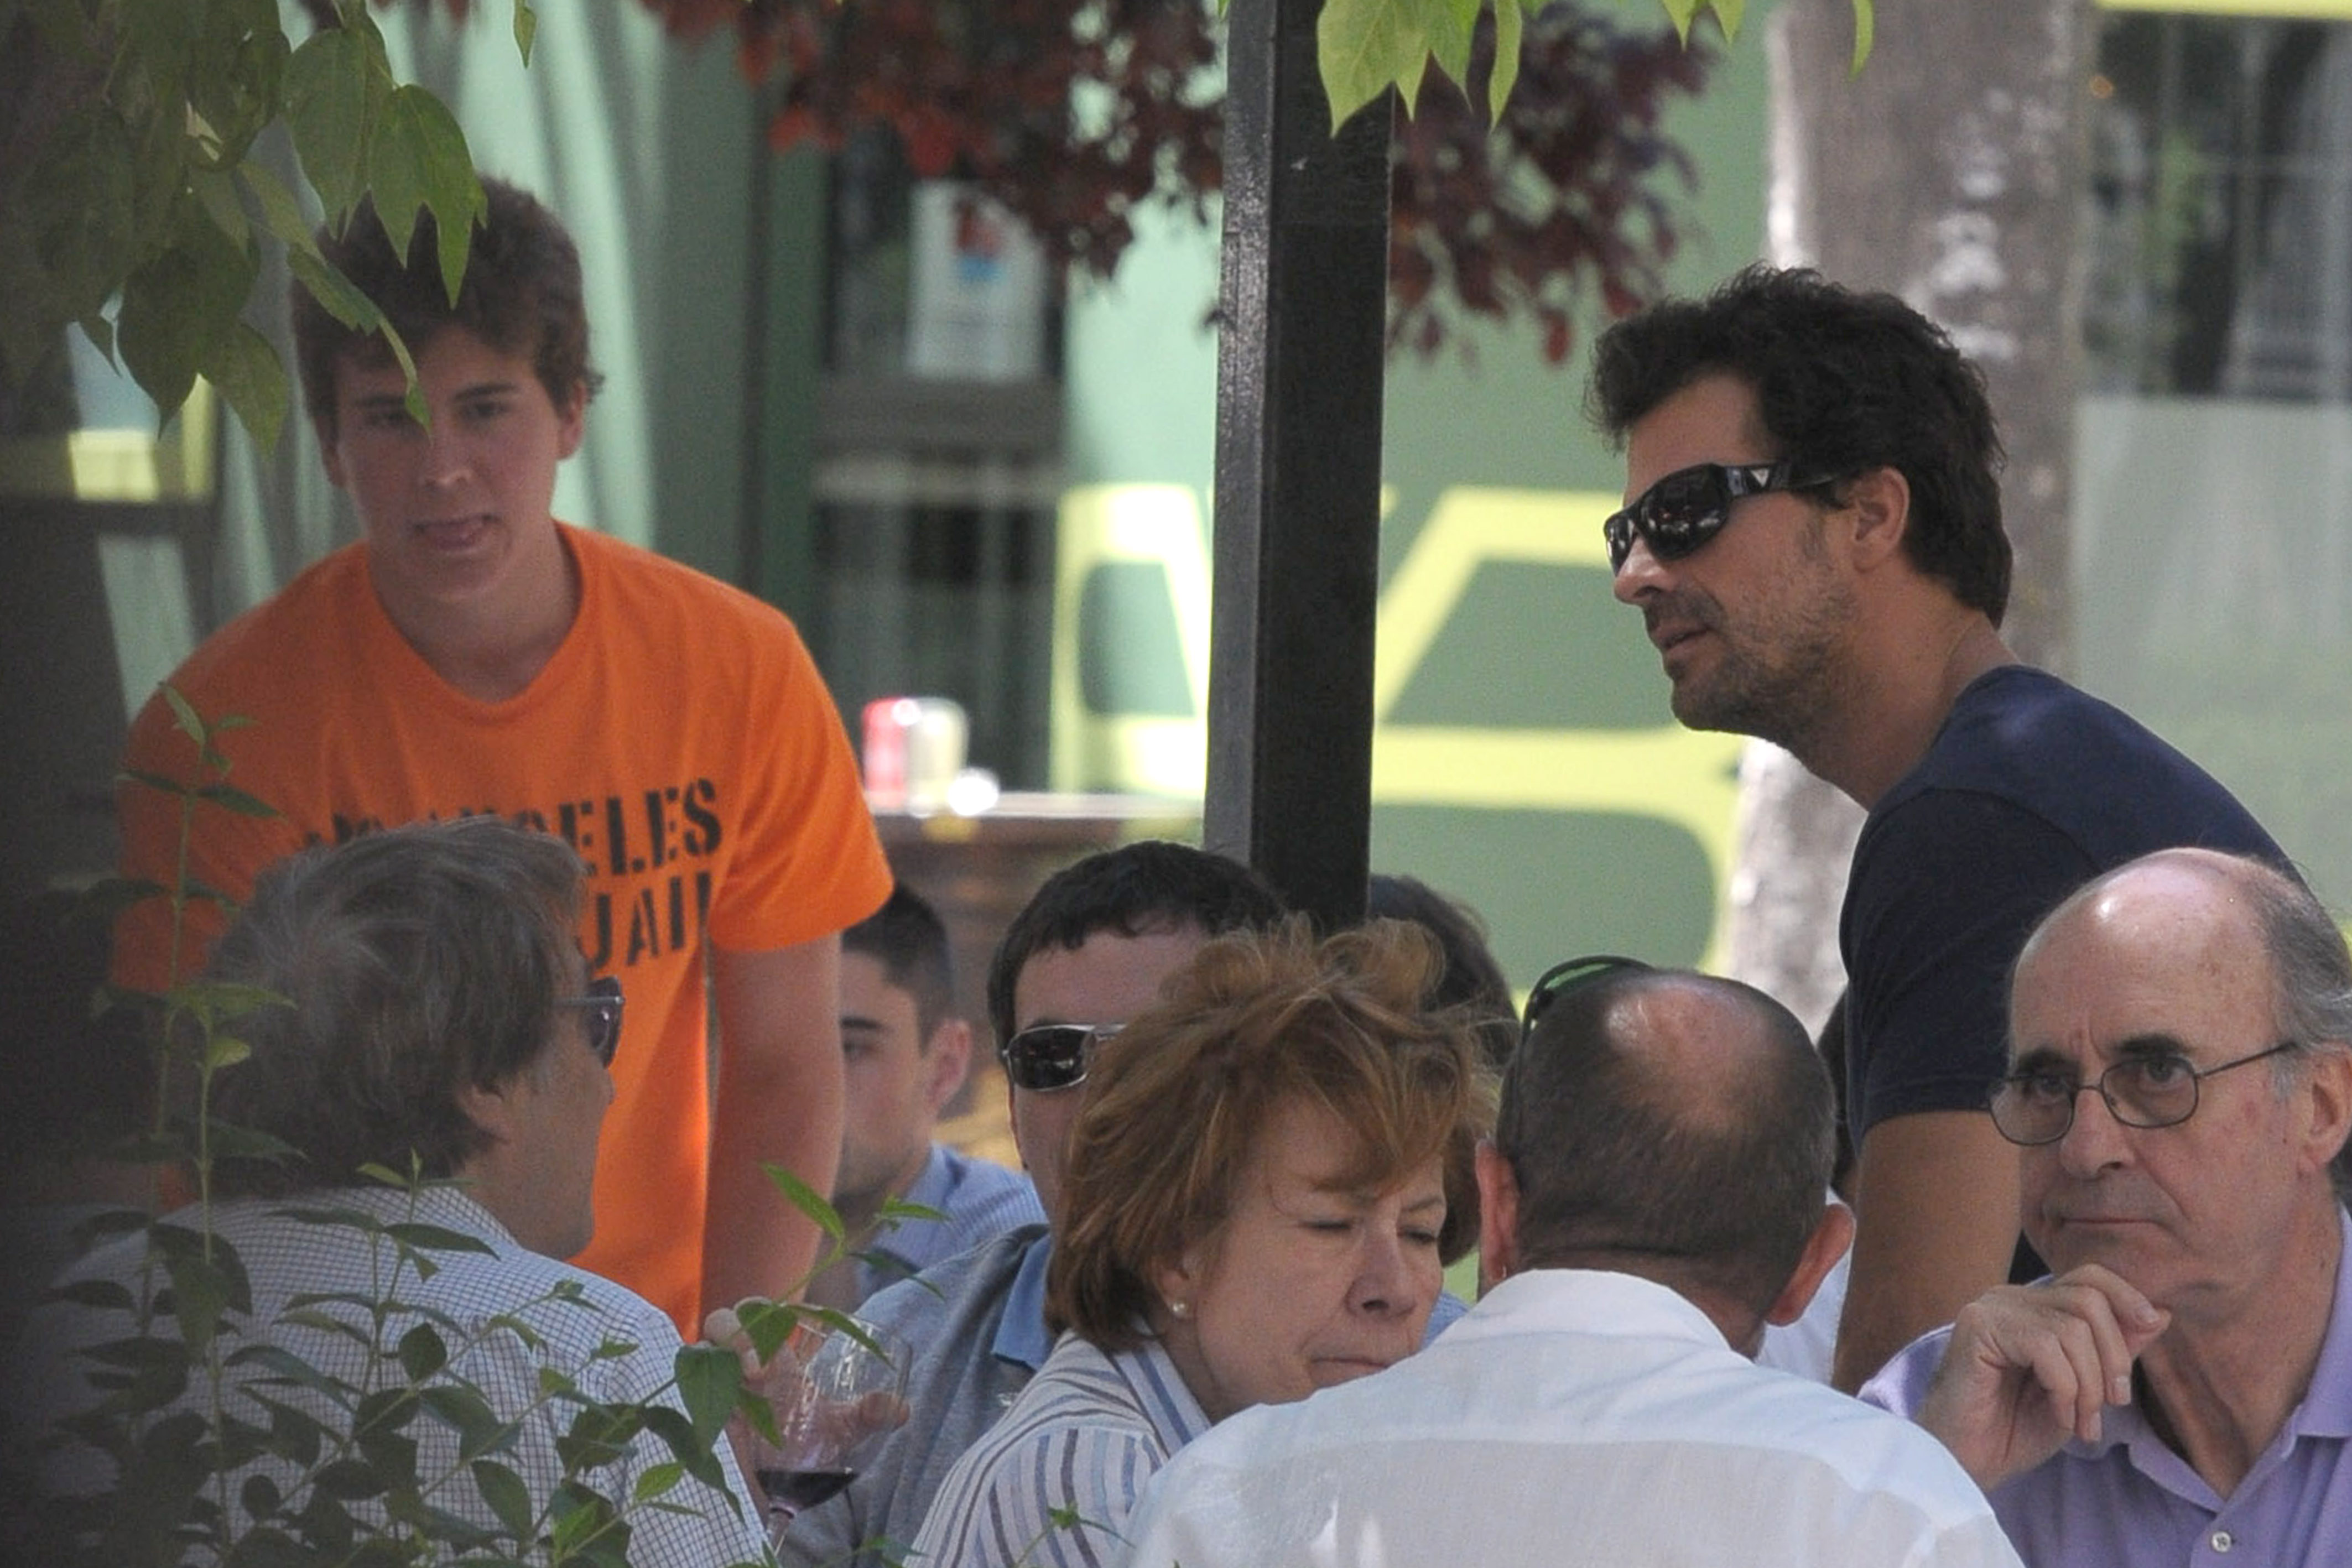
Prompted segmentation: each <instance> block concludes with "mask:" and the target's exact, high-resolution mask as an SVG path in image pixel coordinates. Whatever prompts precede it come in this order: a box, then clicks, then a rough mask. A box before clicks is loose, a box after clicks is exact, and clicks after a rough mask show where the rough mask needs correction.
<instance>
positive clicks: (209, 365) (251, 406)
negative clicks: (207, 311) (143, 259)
mask: <svg viewBox="0 0 2352 1568" xmlns="http://www.w3.org/2000/svg"><path fill="white" fill-rule="evenodd" d="M196 369H197V370H198V371H200V372H201V373H202V374H203V376H204V378H205V380H206V381H208V382H212V384H213V385H214V386H215V387H216V388H218V389H219V391H220V394H221V398H222V400H223V401H224V402H226V403H227V404H228V406H229V410H230V412H232V413H235V414H236V421H237V423H239V424H242V425H244V426H245V432H246V434H247V435H250V436H251V437H253V442H254V444H255V445H257V446H258V447H260V448H261V451H262V455H264V456H267V455H269V454H270V453H272V452H275V451H276V450H277V449H278V435H279V434H281V433H282V432H283V431H284V430H285V428H286V409H287V386H286V367H285V365H284V364H282V363H280V362H279V361H278V350H276V349H273V348H271V347H270V345H269V340H268V339H267V338H265V337H263V336H262V335H261V334H260V333H258V332H257V331H255V330H254V329H252V328H251V327H248V326H247V325H246V324H245V323H244V322H242V321H239V322H237V323H236V325H235V326H233V327H231V328H230V329H228V331H227V332H226V333H224V334H223V335H222V336H221V338H220V339H219V340H217V341H216V342H215V343H214V344H213V351H212V352H211V353H210V354H209V355H207V356H206V357H205V361H204V362H203V363H202V364H200V365H198V366H197V367H196ZM247 799H251V797H247ZM254 803H255V804H256V805H259V804H261V802H259V801H255V802H254ZM269 814H270V815H271V816H276V815H277V814H278V813H277V812H276V811H274V810H273V811H271V812H270V813H269Z"/></svg>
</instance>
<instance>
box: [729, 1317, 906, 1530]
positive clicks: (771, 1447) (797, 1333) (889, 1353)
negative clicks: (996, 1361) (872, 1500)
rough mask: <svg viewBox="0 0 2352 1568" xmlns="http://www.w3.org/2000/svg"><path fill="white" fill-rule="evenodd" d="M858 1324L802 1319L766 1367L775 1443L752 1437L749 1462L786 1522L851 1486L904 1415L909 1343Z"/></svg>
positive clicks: (763, 1381) (773, 1509)
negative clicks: (845, 1325) (873, 1449)
mask: <svg viewBox="0 0 2352 1568" xmlns="http://www.w3.org/2000/svg"><path fill="white" fill-rule="evenodd" d="M911 1354H912V1353H911V1352H910V1351H909V1350H908V1346H907V1343H906V1341H904V1340H902V1339H900V1338H899V1337H898V1335H896V1334H893V1333H888V1332H887V1331H886V1330H882V1329H877V1328H874V1327H873V1326H872V1325H870V1324H866V1323H862V1322H861V1323H857V1324H856V1332H855V1333H853V1332H851V1331H850V1330H849V1329H847V1328H841V1327H833V1326H828V1325H826V1324H824V1323H823V1322H815V1321H807V1322H801V1323H799V1324H797V1325H796V1326H795V1327H794V1328H793V1332H792V1333H791V1335H790V1336H789V1337H787V1338H786V1340H785V1341H784V1343H783V1345H782V1347H781V1348H780V1349H779V1350H778V1351H777V1352H776V1354H775V1357H774V1358H773V1360H772V1362H771V1363H770V1364H769V1366H768V1367H767V1368H766V1369H765V1370H764V1372H763V1375H762V1377H761V1385H762V1387H763V1391H764V1392H765V1393H766V1394H767V1396H768V1399H769V1404H770V1407H771V1409H772V1410H773V1412H774V1413H775V1417H776V1437H777V1440H776V1441H775V1442H773V1443H771V1442H769V1441H768V1440H767V1439H766V1437H762V1436H760V1435H757V1434H755V1435H754V1436H753V1437H752V1440H751V1448H752V1465H753V1469H754V1470H755V1471H756V1473H757V1475H758V1477H759V1480H760V1485H761V1488H762V1489H763V1490H765V1491H766V1492H767V1494H768V1506H769V1510H770V1511H771V1512H772V1513H774V1514H778V1515H781V1516H782V1520H783V1521H785V1522H789V1521H791V1519H792V1516H793V1514H795V1513H797V1512H799V1511H801V1510H802V1509H804V1508H814V1506H815V1505H816V1504H818V1503H821V1502H823V1501H824V1500H826V1499H827V1498H829V1497H832V1496H833V1495H834V1494H835V1493H836V1492H838V1491H840V1490H841V1489H842V1488H844V1487H845V1486H847V1485H848V1484H849V1483H850V1481H851V1480H852V1479H855V1478H856V1474H857V1469H858V1465H859V1463H860V1462H861V1461H862V1460H863V1459H864V1458H866V1455H867V1453H868V1450H869V1449H870V1448H871V1447H872V1446H873V1445H874V1444H875V1443H877V1442H878V1441H879V1440H880V1438H881V1437H882V1436H883V1435H884V1434H885V1433H887V1432H889V1431H891V1430H892V1429H893V1428H895V1427H899V1426H901V1425H903V1424H904V1423H905V1421H906V1419H907V1397H906V1396H907V1363H908V1359H909V1358H910V1356H911Z"/></svg>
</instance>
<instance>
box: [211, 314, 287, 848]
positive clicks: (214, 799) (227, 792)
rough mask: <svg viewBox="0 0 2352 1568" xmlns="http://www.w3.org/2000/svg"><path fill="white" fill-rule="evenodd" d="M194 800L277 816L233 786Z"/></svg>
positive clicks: (216, 786)
mask: <svg viewBox="0 0 2352 1568" xmlns="http://www.w3.org/2000/svg"><path fill="white" fill-rule="evenodd" d="M264 351H265V352H267V351H268V348H267V345H265V346H264ZM196 799H197V800H206V801H210V802H211V803H212V804H213V805H215V806H218V807H221V808H222V809H223V810H230V811H234V812H236V814H237V815H238V816H240V817H259V818H263V819H265V820H267V819H268V818H271V817H275V816H277V815H278V808H277V807H275V806H272V805H271V804H270V803H269V802H268V801H267V800H257V799H256V798H255V797H253V796H251V795H248V794H247V793H246V792H245V791H244V790H242V789H237V788H236V786H235V785H233V784H207V785H205V787H204V788H203V789H199V790H197V791H196Z"/></svg>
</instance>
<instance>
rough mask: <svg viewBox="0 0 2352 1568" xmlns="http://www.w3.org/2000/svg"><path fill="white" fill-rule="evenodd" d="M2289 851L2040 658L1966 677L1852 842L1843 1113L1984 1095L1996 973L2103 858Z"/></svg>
mask: <svg viewBox="0 0 2352 1568" xmlns="http://www.w3.org/2000/svg"><path fill="white" fill-rule="evenodd" d="M2183 846H2188V847H2196V848H2202V849H2215V850H2227V851H2231V852H2238V853H2242V854H2254V855H2260V856H2262V857H2263V858H2264V859H2266V860H2269V861H2270V862H2273V864H2276V865H2279V866H2281V867H2283V868H2284V867H2285V866H2286V857H2285V856H2284V854H2283V853H2282V852H2280V850H2279V847H2278V845H2277V844H2276V843H2274V842H2273V841H2272V839H2271V836H2270V835H2269V834H2268V833H2266V832H2264V831H2263V827H2262V824H2261V823H2259V822H2257V821H2254V819H2253V817H2252V814H2251V813H2249V812H2248V811H2247V810H2246V809H2245V808H2244V807H2243V806H2241V805H2240V804H2238V802H2237V800H2236V799H2235V798H2234V797H2232V796H2231V793H2230V792H2229V791H2228V790H2227V789H2223V788H2222V787H2221V785H2220V784H2219V783H2217V782H2216V781H2215V780H2214V779H2213V778H2212V776H2211V775H2210V774H2208V773H2207V772H2206V771H2205V770H2204V769H2203V768H2200V767H2198V766H2197V765H2196V764H2195V763H2193V762H2191V761H2189V758H2186V757H2183V756H2182V755H2181V754H2180V753H2179V752H2178V751H2176V750H2174V749H2173V748H2172V747H2170V746H2168V745H2167V744H2165V742H2163V741H2162V740H2159V739H2158V738H2157V737H2156V736H2155V735H2154V734H2152V733H2150V732H2149V731H2148V729H2147V727H2145V726H2143V725H2141V724H2139V723H2138V722H2137V721H2136V720H2134V719H2133V718H2131V717H2130V716H2127V715H2126V714H2125V713H2123V712H2122V711H2121V710H2120V709H2117V708H2115V707H2112V706H2109V705H2107V704H2105V703H2103V702H2101V701H2099V700H2098V699H2097V698H2096V697H2093V696H2089V695H2085V694H2084V693H2082V692H2079V691H2076V690H2075V689H2074V687H2072V686H2070V685H2067V684H2066V683H2065V682H2063V681H2062V680H2060V679H2059V678H2058V677H2057V676H2055V675H2053V674H2049V673H2048V672H2047V671H2043V670H2037V669H2034V668H2032V667H2031V666H2030V665H2025V664H2005V665H2003V666H2001V667H2000V668H1999V669H1995V670H1990V671H1988V672H1986V673H1985V674H1981V675H1979V676H1978V677H1977V678H1976V679H1975V680H1974V681H1971V682H1970V683H1969V685H1968V688H1967V689H1966V690H1964V691H1963V692H1961V693H1960V695H1959V699H1958V701H1957V702H1955V703H1954V704H1953V705H1952V711H1951V713H1950V714H1949V715H1948V716H1946V718H1945V720H1944V727H1943V728H1942V729H1941V730H1939V731H1938V732H1937V736H1936V739H1935V742H1934V744H1933V745H1931V746H1930V747H1928V748H1927V755H1926V756H1925V757H1923V758H1920V760H1919V765H1918V766H1917V767H1916V768H1913V769H1912V770H1911V771H1910V772H1909V773H1908V774H1906V775H1905V776H1904V778H1903V779H1901V780H1900V781H1899V782H1897V783H1896V784H1895V787H1894V788H1893V789H1889V790H1888V791H1887V792H1886V794H1885V797H1884V798H1882V799H1881V800H1879V802H1878V803H1877V805H1876V806H1874V808H1872V810H1871V812H1870V816H1869V819H1868V821H1865V822H1864V824H1863V829H1862V837H1861V840H1860V841H1859V842H1858V843H1857V844H1856V845H1855V847H1854V852H1853V871H1852V873H1851V874H1850V875H1849V877H1848V880H1847V885H1846V897H1845V909H1844V913H1843V915H1841V916H1840V918H1839V921H1838V946H1839V947H1840V949H1841V950H1842V951H1843V954H1844V956H1845V968H1846V979H1847V987H1848V996H1847V1015H1846V1092H1847V1098H1846V1105H1847V1117H1848V1120H1849V1122H1850V1124H1851V1125H1852V1127H1853V1137H1854V1143H1855V1145H1856V1146H1857V1147H1858V1146H1859V1145H1860V1144H1861V1142H1862V1137H1863V1134H1864V1133H1865V1132H1867V1131H1868V1130H1869V1129H1870V1128H1871V1127H1873V1126H1875V1125H1876V1124H1878V1123H1880V1122H1883V1121H1885V1120H1886V1119H1887V1118H1888V1117H1890V1116H1902V1115H1908V1114H1912V1113H1917V1112H1923V1111H1974V1110H1982V1109H1983V1108H1984V1104H1985V1095H1986V1092H1987V1091H1988V1090H1989V1088H1990V1085H1991V1083H1992V1082H1993V1080H1994V1079H1996V1078H1998V1077H2000V1074H2001V1072H2002V1071H2004V1069H2005V1066H2006V1060H2007V1056H2006V1052H2007V1039H2008V1003H2009V994H2008V993H2009V971H2010V967H2011V965H2012V964H2013V963H2015V962H2016V960H2017V954H2018V950H2019V949H2020V948H2021V947H2022V946H2025V938H2026V936H2028V935H2029V934H2030V933H2031V932H2032V929H2033V926H2034V925H2035V923H2036V922H2038V921H2039V920H2040V919H2041V918H2042V916H2043V915H2047V914H2048V913H2049V912H2050V911H2051V910H2052V909H2053V908H2055V907H2056V906H2057V905H2058V904H2059V903H2060V902H2061V901H2062V900H2063V899H2064V898H2065V896H2066V895H2067V894H2070V893H2072V892H2074V890H2075V889H2076V888H2078V887H2080V886H2081V885H2082V884H2083V883H2085V882H2088V881H2089V880H2090V879H2091V878H2092V877H2094V876H2096V875H2098V874H2099V873H2101V872H2104V871H2107V870H2110V869H2112V868H2113V867H2115V866H2118V865H2121V864H2123V863H2124V862H2126V861H2129V860H2133V859H2136V858H2137V857H2138V856H2140V855H2143V854H2147V853H2148V852H2150V851H2153V850H2159V849H2169V848H2175V847H2183Z"/></svg>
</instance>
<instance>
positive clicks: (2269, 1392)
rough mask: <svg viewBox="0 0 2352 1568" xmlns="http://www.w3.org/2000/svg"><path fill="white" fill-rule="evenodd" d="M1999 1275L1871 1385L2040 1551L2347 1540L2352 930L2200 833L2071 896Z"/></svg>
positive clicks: (2351, 1421) (2214, 1549)
mask: <svg viewBox="0 0 2352 1568" xmlns="http://www.w3.org/2000/svg"><path fill="white" fill-rule="evenodd" d="M2010 1051H2011V1057H2010V1065H2009V1069H2008V1072H2007V1075H2006V1076H2004V1077H2003V1078H2002V1079H2000V1082H1999V1084H1998V1085H1997V1087H1996V1088H1995V1089H1994V1090H1993V1092H1992V1094H1991V1097H1990V1105H1991V1110H1992V1120H1993V1123H1994V1124H1995V1125H1996V1126H1997V1127H1998V1128H1999V1130H2000V1133H2001V1134H2002V1135H2003V1136H2005V1137H2006V1138H2008V1139H2009V1140H2010V1141H2011V1142H2012V1143H2015V1144H2017V1145H2021V1148H2022V1159H2023V1184H2022V1186H2023V1191H2022V1202H2021V1210H2020V1212H2021V1218H2022V1221H2023V1224H2024V1227H2025V1231H2026V1234H2027V1235H2028V1236H2029V1237H2031V1238H2032V1241H2033V1244H2034V1246H2035V1247H2036V1248H2037V1249H2039V1250H2040V1251H2041V1253H2042V1256H2043V1257H2044V1258H2046V1259H2048V1260H2050V1264H2051V1267H2052V1268H2053V1269H2055V1270H2058V1273H2057V1275H2056V1277H2055V1278H2054V1279H2051V1280H2046V1281H2042V1282H2040V1283H2038V1284H2034V1285H2029V1286H2001V1287H1998V1288H1996V1289H1994V1290H1993V1291H1990V1292H1988V1293H1987V1294H1986V1295H1984V1296H1983V1297H1981V1298H1979V1300H1978V1301H1976V1302H1975V1303H1974V1304H1972V1305H1971V1306H1969V1307H1968V1308H1967V1309H1965V1310H1964V1311H1963V1312H1961V1313H1960V1314H1959V1317H1958V1321H1957V1322H1955V1323H1954V1324H1953V1325H1952V1326H1951V1327H1949V1328H1948V1329H1945V1330H1942V1331H1940V1332H1938V1333H1934V1334H1931V1335H1929V1336H1927V1338H1926V1339H1924V1340H1922V1341H1920V1342H1919V1343H1916V1344H1914V1345H1913V1346H1912V1347H1911V1348H1910V1349H1908V1350H1906V1351H1905V1352H1904V1353H1903V1354H1901V1355H1899V1356H1898V1357H1896V1358H1895V1362H1894V1363H1893V1364H1891V1365H1889V1366H1888V1367H1887V1368H1886V1369H1885V1371H1884V1372H1882V1373H1881V1374H1880V1375H1879V1376H1878V1377H1877V1378H1875V1379H1874V1380H1873V1381H1872V1382H1871V1384H1869V1385H1867V1386H1866V1387H1865V1388H1864V1392H1863V1396H1864V1398H1865V1399H1867V1400H1870V1401H1871V1402H1873V1403H1875V1404H1880V1405H1883V1406H1887V1407H1889V1408H1892V1409H1895V1410H1898V1411H1901V1412H1903V1413H1905V1414H1908V1415H1910V1416H1913V1418H1914V1419H1916V1420H1917V1421H1918V1422H1919V1423H1920V1424H1921V1425H1922V1426H1925V1427H1927V1428H1928V1429H1929V1430H1930V1431H1932V1432H1934V1433H1935V1434H1936V1435H1937V1437H1941V1438H1942V1439H1943V1440H1944V1442H1945V1443H1946V1445H1947V1446H1948V1447H1949V1448H1951V1449H1952V1451H1953V1453H1954V1454H1955V1455H1956V1456H1957V1457H1958V1458H1959V1460H1960V1461H1961V1463H1962V1465H1963V1466H1965V1467H1966V1468H1967V1469H1968V1470H1969V1474H1970V1475H1972V1476H1973V1477H1974V1478H1975V1479H1977V1481H1978V1482H1979V1484H1980V1485H1982V1486H1983V1487H1984V1488H1985V1490H1986V1491H1987V1492H1988V1494H1989V1495H1990V1497H1991V1499H1992V1503H1993V1509H1994V1511H1995V1512H1996V1513H1997V1514H1998V1515H1999V1516H2000V1521H2001V1523H2002V1525H2003V1526H2004V1527H2005V1528H2006V1529H2007V1530H2008V1531H2009V1534H2010V1537H2011V1540H2012V1541H2013V1542H2016V1545H2017V1548H2018V1552H2019V1554H2020V1555H2021V1556H2022V1557H2023V1558H2024V1559H2025V1560H2026V1562H2027V1563H2030V1564H2032V1565H2033V1568H2060V1565H2062V1564H2063V1565H2072V1564H2075V1563H2101V1564H2109V1565H2113V1568H2142V1565H2148V1568H2153V1565H2155V1564H2159V1563H2162V1564H2175V1563H2217V1562H2225V1561H2239V1560H2245V1561H2251V1562H2256V1563H2342V1562H2346V1561H2347V1560H2352V1247H2348V1246H2347V1243H2352V1218H2347V1215H2346V1213H2345V1210H2344V1207H2343V1206H2342V1204H2341V1202H2340V1201H2339V1193H2340V1191H2341V1188H2340V1186H2338V1180H2337V1179H2331V1178H2332V1177H2333V1178H2338V1179H2340V1177H2341V1176H2342V1175H2343V1174H2344V1172H2343V1166H2344V1162H2345V1155H2344V1149H2345V1145H2346V1139H2347V1131H2352V953H2347V950H2346V947H2345V943H2344V936H2343V934H2342V933H2341V932H2340V931H2338V930H2337V929H2336V924H2335V922H2334V921H2333V920H2332V919H2331V918H2330V917H2329V916H2328V914H2327V912H2326V910H2325V909H2323V908H2321V907H2320V905H2319V903H2318V901H2317V900H2315V898H2313V897H2312V895H2311V894H2310V893H2309V892H2308V891H2306V890H2305V888H2304V887H2303V885H2302V884H2301V883H2297V882H2296V881H2294V879H2293V878H2292V877H2289V876H2286V875H2284V874H2282V873H2279V872H2277V871H2275V870H2273V869H2272V868H2271V867H2269V866H2267V865H2263V864H2262V863H2260V862H2255V861H2252V860H2247V859H2243V858H2240V857H2236V856H2230V855H2221V854H2214V853H2210V852H2205V851H2199V850H2171V851H2166V852H2159V853H2157V854H2153V855H2149V856H2147V857H2146V858H2144V859H2141V860H2138V861H2135V862H2131V863H2130V864H2128V865H2126V866H2125V867H2124V868H2123V869H2121V870H2120V871H2116V872H2112V873H2108V874H2106V875H2105V876H2103V877H2101V878H2099V879H2098V880H2097V881H2095V882H2093V883H2090V884H2089V885H2088V886H2086V887H2084V888H2083V889H2082V890H2081V891H2080V892H2078V893H2076V894H2074V896H2073V897H2072V898H2070V899H2068V900H2067V901H2066V902H2065V903H2064V904H2061V905H2060V906H2059V908H2058V909H2057V911H2056V912H2055V913H2053V915H2051V916H2050V918H2049V919H2048V920H2046V921H2044V922H2043V923H2042V925H2041V926H2040V928H2039V929H2038V930H2036V931H2035V932H2034V934H2033V936H2032V939H2031V940H2030V941H2028V942H2027V944H2026V946H2025V951H2024V954H2023V956H2021V957H2020V958H2019V960H2018V964H2017V976H2016V982H2015V988H2014V992H2013V995H2012V998H2011V1045H2010Z"/></svg>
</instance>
